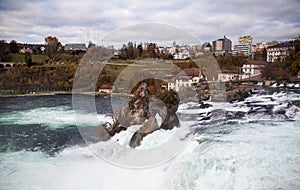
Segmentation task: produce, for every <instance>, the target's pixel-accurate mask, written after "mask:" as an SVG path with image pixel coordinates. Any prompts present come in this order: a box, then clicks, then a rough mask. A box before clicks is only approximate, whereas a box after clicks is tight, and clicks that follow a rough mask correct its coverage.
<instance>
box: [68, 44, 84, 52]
mask: <svg viewBox="0 0 300 190" xmlns="http://www.w3.org/2000/svg"><path fill="white" fill-rule="evenodd" d="M64 50H65V51H86V50H87V48H86V45H85V44H84V43H70V44H66V45H65V46H64Z"/></svg>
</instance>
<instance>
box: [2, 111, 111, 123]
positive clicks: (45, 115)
mask: <svg viewBox="0 0 300 190" xmlns="http://www.w3.org/2000/svg"><path fill="white" fill-rule="evenodd" d="M0 121H1V123H2V124H18V125H30V124H40V125H44V126H48V127H50V128H64V127H69V126H79V127H86V126H89V127H91V126H95V127H97V126H99V124H100V123H101V122H111V121H112V118H111V117H108V116H106V115H104V114H93V113H84V112H74V111H73V110H72V109H71V107H68V106H59V107H47V108H35V109H30V110H23V111H14V112H9V113H4V114H1V115H0Z"/></svg>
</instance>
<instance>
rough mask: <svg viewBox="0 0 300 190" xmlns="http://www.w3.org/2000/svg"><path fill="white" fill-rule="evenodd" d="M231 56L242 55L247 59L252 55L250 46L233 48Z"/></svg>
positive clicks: (243, 45) (241, 45)
mask: <svg viewBox="0 0 300 190" xmlns="http://www.w3.org/2000/svg"><path fill="white" fill-rule="evenodd" d="M233 54H235V55H236V54H244V55H245V56H247V57H249V56H251V55H252V45H251V44H239V45H235V46H234V50H233Z"/></svg>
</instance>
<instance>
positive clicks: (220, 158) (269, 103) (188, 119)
mask: <svg viewBox="0 0 300 190" xmlns="http://www.w3.org/2000/svg"><path fill="white" fill-rule="evenodd" d="M270 97H271V98H270ZM299 97H300V96H299V94H297V93H291V92H290V93H287V92H281V93H272V94H256V95H253V96H251V97H250V98H248V99H246V100H245V101H244V102H237V103H234V104H224V103H216V102H207V103H210V104H211V105H213V106H212V107H210V108H208V109H199V108H198V107H197V104H195V103H194V104H192V103H187V104H183V105H181V106H180V108H179V110H178V114H179V117H180V118H181V121H182V125H187V126H190V128H191V133H190V137H191V138H190V139H191V140H190V142H189V144H188V146H187V147H186V148H185V149H184V150H183V152H181V153H180V154H179V155H178V156H177V157H175V158H174V159H172V160H170V161H169V162H166V163H164V164H162V165H159V166H157V167H153V168H148V169H143V170H136V169H130V168H120V167H117V166H115V165H111V164H110V163H108V162H105V161H104V160H102V159H100V158H99V157H98V156H96V155H95V154H94V152H93V151H92V149H91V147H90V146H87V145H86V144H85V142H84V140H83V139H82V138H81V135H80V133H79V131H78V129H77V127H82V128H87V129H89V128H91V129H93V128H95V127H96V126H98V124H99V123H101V122H103V121H106V120H108V118H107V116H106V114H107V113H111V109H110V107H109V105H110V99H105V98H103V97H96V104H97V105H96V107H97V114H96V116H95V113H91V112H90V111H89V110H88V109H83V110H82V111H75V112H74V111H73V110H72V105H71V96H67V95H63V96H47V97H19V98H18V97H16V98H1V100H0V105H1V108H0V137H1V138H0V142H1V144H0V146H1V149H0V150H1V151H0V189H3V190H6V189H41V190H44V189H49V190H50V189H70V190H71V189H72V190H74V189H78V190H79V189H80V190H81V189H92V190H93V189H95V190H96V189H97V190H99V189H104V190H106V189H112V190H114V189H115V190H118V189H156V190H157V189H162V190H164V189H178V190H184V189H186V190H190V189H191V190H192V189H195V190H200V189H209V190H211V189H222V190H223V189H237V190H241V189H242V190H243V189H249V190H252V189H253V190H257V189H259V190H260V189H261V190H263V189H266V190H267V189H268V190H269V189H295V190H296V189H300V146H299V145H300V122H299V119H300V109H299V106H300V98H299ZM220 110H223V111H222V112H220ZM74 114H76V115H79V116H80V117H76V118H75V119H74V117H75V115H74ZM95 118H97V119H96V120H95ZM203 118H205V119H203ZM215 121H217V122H215ZM175 130H176V129H175ZM173 132H174V131H164V130H161V131H157V132H156V133H155V134H152V135H149V136H147V138H145V139H144V140H143V142H142V146H141V147H142V148H149V146H155V145H157V142H162V141H163V140H161V138H163V139H164V138H167V137H168V136H171V135H172V134H173ZM126 135H129V133H125V132H124V133H123V136H126ZM120 136H122V133H121V134H120ZM120 141H121V139H120ZM122 142H123V141H122ZM124 142H125V141H124ZM101 143H102V142H98V143H97V142H95V144H94V145H93V146H95V147H97V146H99V147H101ZM104 143H110V141H108V142H104ZM112 152H117V149H115V150H112ZM149 159H151V158H149Z"/></svg>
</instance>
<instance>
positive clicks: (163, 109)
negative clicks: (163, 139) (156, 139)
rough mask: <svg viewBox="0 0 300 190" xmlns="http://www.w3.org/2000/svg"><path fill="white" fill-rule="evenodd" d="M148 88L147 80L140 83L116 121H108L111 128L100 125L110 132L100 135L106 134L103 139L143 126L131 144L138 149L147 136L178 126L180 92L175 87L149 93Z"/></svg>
mask: <svg viewBox="0 0 300 190" xmlns="http://www.w3.org/2000/svg"><path fill="white" fill-rule="evenodd" d="M147 87H148V86H147V83H146V82H144V83H141V84H140V86H139V87H138V88H137V90H136V91H135V92H134V93H133V96H132V97H130V99H129V101H128V103H127V104H126V106H125V107H123V108H122V110H121V112H120V114H119V115H118V116H117V117H116V118H115V119H114V122H113V123H112V124H109V125H110V126H109V127H107V126H104V125H103V126H102V127H101V126H100V128H102V129H101V130H100V133H101V131H102V132H105V131H106V133H107V134H108V135H99V136H103V137H104V138H100V139H103V140H108V139H109V138H110V137H111V136H114V135H115V134H116V133H119V132H120V131H123V130H127V128H129V127H130V126H132V125H142V126H141V127H140V128H139V130H137V131H136V132H135V133H134V134H133V136H132V138H131V140H130V144H129V145H130V146H131V147H132V148H135V147H137V146H139V145H140V144H141V141H142V139H143V138H144V137H145V136H147V135H148V134H150V133H152V132H154V131H156V130H159V129H166V130H168V129H173V128H174V127H179V120H178V118H177V115H176V114H175V113H176V111H177V109H178V106H179V101H180V100H179V97H178V95H177V93H176V92H175V91H173V90H170V91H167V90H165V91H160V92H159V93H155V94H153V95H150V93H149V91H148V88H147ZM157 116H159V117H160V118H161V123H159V122H158V121H157V119H156V118H157ZM103 130H105V131H103Z"/></svg>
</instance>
